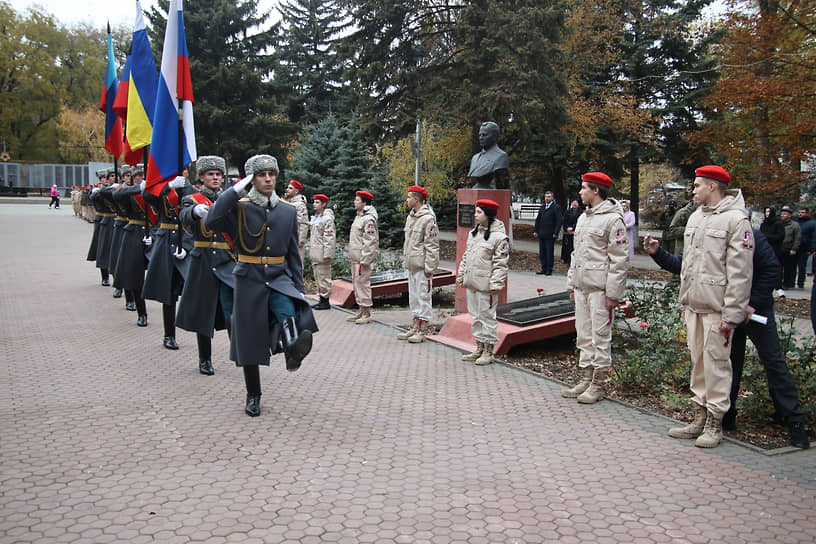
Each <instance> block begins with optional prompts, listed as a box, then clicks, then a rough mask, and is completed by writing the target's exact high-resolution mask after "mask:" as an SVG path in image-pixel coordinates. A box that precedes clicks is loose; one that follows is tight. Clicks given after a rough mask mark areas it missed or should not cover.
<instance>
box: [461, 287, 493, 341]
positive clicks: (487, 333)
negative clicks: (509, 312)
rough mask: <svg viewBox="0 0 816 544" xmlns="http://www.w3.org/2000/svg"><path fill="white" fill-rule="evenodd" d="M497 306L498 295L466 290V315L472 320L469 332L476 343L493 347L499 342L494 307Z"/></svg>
mask: <svg viewBox="0 0 816 544" xmlns="http://www.w3.org/2000/svg"><path fill="white" fill-rule="evenodd" d="M498 305H499V295H491V294H490V293H484V292H482V291H474V290H473V289H467V307H468V313H469V314H470V318H471V319H472V320H473V325H472V326H471V329H470V330H471V332H472V333H473V338H475V339H476V341H477V342H484V343H487V344H491V345H494V344H496V342H498V341H499V336H498V328H499V326H498V323H497V322H496V307H497V306H498Z"/></svg>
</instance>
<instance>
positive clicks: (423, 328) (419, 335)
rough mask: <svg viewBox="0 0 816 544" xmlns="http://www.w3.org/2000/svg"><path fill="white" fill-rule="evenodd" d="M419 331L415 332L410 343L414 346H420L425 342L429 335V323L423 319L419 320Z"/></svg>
mask: <svg viewBox="0 0 816 544" xmlns="http://www.w3.org/2000/svg"><path fill="white" fill-rule="evenodd" d="M417 322H418V325H417V330H416V331H415V332H414V334H413V336H411V337H410V338H409V339H408V341H409V342H411V343H412V344H419V343H420V342H424V341H425V335H426V334H428V322H427V321H424V320H422V319H419V320H417Z"/></svg>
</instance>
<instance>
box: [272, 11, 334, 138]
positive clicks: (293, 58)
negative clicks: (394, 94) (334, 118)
mask: <svg viewBox="0 0 816 544" xmlns="http://www.w3.org/2000/svg"><path fill="white" fill-rule="evenodd" d="M278 8H279V10H280V12H281V15H282V17H283V31H282V37H281V43H280V45H279V47H278V51H277V57H278V58H279V59H280V67H279V72H280V74H281V75H280V78H279V79H280V83H281V85H282V86H283V87H285V88H287V89H290V92H291V93H292V94H291V96H290V98H289V102H288V106H287V114H288V115H289V119H290V120H291V121H292V122H294V123H301V124H310V123H315V122H317V121H318V120H320V119H323V118H324V117H325V116H326V115H328V114H338V113H340V112H341V107H342V106H341V102H342V91H343V87H344V85H343V70H344V59H342V58H341V57H340V55H339V53H338V51H337V43H336V41H337V37H338V36H339V35H340V34H341V33H342V32H344V31H345V30H346V29H347V27H348V23H347V22H346V17H345V12H344V11H343V10H342V9H341V8H340V7H339V5H338V3H337V2H336V1H334V0H285V1H283V2H281V3H280V4H279V6H278Z"/></svg>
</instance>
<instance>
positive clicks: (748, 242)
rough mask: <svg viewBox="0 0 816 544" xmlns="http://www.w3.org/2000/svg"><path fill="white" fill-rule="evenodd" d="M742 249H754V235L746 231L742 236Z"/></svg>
mask: <svg viewBox="0 0 816 544" xmlns="http://www.w3.org/2000/svg"><path fill="white" fill-rule="evenodd" d="M742 247H743V248H745V249H753V248H754V233H753V232H751V231H750V230H746V231H745V232H744V233H743V235H742Z"/></svg>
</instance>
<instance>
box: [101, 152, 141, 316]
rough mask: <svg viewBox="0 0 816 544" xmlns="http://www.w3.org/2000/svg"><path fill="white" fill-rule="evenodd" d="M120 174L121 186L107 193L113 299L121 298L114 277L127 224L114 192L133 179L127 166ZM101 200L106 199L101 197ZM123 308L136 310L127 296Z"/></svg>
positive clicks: (125, 214)
mask: <svg viewBox="0 0 816 544" xmlns="http://www.w3.org/2000/svg"><path fill="white" fill-rule="evenodd" d="M119 170H120V172H121V174H122V177H121V182H122V183H121V184H119V183H114V184H113V185H111V188H112V189H111V192H110V193H108V197H107V200H108V206H110V208H111V209H112V210H113V213H114V215H113V234H112V236H111V251H110V265H109V266H108V270H110V271H111V273H112V274H113V298H120V297H121V296H122V286H121V285H120V283H119V279H118V277H117V275H116V261H117V260H118V259H119V250H120V248H121V247H122V232H123V231H122V227H124V226H125V225H126V224H127V211H126V210H125V209H124V208H122V206H121V205H120V202H119V201H118V200H117V199H116V192H117V191H119V190H120V189H121V188H122V186H123V185H131V184H132V183H133V178H132V177H131V175H130V166H128V165H127V164H125V165H123V166H122V167H121V168H120V169H119ZM103 198H106V196H105V195H103ZM125 301H126V302H125V308H126V309H128V310H130V309H131V308H132V309H133V310H135V309H136V307H135V306H133V301H131V300H128V299H127V295H126V296H125Z"/></svg>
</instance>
